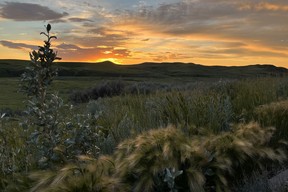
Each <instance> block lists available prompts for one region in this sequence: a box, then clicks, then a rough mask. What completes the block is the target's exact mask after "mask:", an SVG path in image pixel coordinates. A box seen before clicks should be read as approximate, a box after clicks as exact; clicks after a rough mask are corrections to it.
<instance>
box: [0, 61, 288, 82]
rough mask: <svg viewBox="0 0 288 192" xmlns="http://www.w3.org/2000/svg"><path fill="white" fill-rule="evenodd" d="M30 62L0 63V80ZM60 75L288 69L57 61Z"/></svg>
mask: <svg viewBox="0 0 288 192" xmlns="http://www.w3.org/2000/svg"><path fill="white" fill-rule="evenodd" d="M29 62H30V61H23V60H0V77H17V76H20V75H21V74H22V73H23V71H24V70H25V67H26V66H27V64H28V63H29ZM55 66H57V67H58V68H59V75H60V76H99V77H107V76H109V77H146V78H169V77H179V78H182V77H183V78H184V77H185V78H189V77H194V78H195V77H196V78H247V77H263V76H284V75H287V74H288V69H286V68H283V67H276V66H274V65H270V64H265V65H260V64H256V65H248V66H232V67H226V66H204V65H199V64H194V63H142V64H137V65H116V64H114V63H112V62H109V61H105V62H101V63H80V62H60V63H56V64H55Z"/></svg>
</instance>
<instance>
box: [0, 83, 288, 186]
mask: <svg viewBox="0 0 288 192" xmlns="http://www.w3.org/2000/svg"><path fill="white" fill-rule="evenodd" d="M80 79H81V80H80ZM111 80H113V78H112V79H111ZM5 82H6V83H5ZM124 82H126V81H125V80H124ZM129 82H130V83H131V82H133V83H134V82H135V81H129ZM136 82H137V81H136ZM17 83H18V82H17V81H16V79H10V78H8V79H2V80H1V86H3V87H5V86H6V87H7V91H6V92H4V93H5V94H6V96H5V94H3V95H1V98H3V102H4V99H5V98H6V99H7V98H9V99H8V100H7V101H6V102H5V103H7V105H6V107H11V108H14V109H23V108H21V107H24V106H23V105H22V106H21V105H20V104H19V103H21V102H22V100H23V99H25V98H23V97H22V96H21V95H19V96H18V97H17V96H16V92H14V91H13V90H14V88H15V87H17ZM101 83H103V81H101V79H98V78H92V79H90V78H77V79H70V78H67V79H58V80H56V81H55V85H53V90H60V91H59V93H60V96H62V97H63V98H64V103H66V105H63V106H61V108H59V111H58V112H57V113H56V114H54V113H53V114H52V115H54V116H53V118H54V119H55V121H57V127H56V128H57V129H55V138H53V140H52V141H53V142H54V141H55V146H54V147H53V148H47V146H44V147H43V146H42V147H41V143H40V142H39V141H45V137H43V138H42V137H38V136H37V133H36V132H35V130H38V128H37V126H35V125H32V126H31V127H27V125H26V124H25V123H23V118H24V119H25V118H26V119H29V116H19V117H15V118H11V117H10V119H9V117H7V118H6V117H5V116H3V117H2V118H1V127H0V131H1V135H5V138H0V142H1V143H0V144H1V145H0V146H1V148H0V150H1V153H0V154H1V158H0V161H1V172H0V178H1V184H0V189H1V190H2V191H29V190H31V189H32V191H111V190H112V189H113V190H115V191H143V190H144V191H169V190H170V191H176V190H178V191H211V190H216V191H231V190H236V191H237V190H238V191H240V189H239V188H238V189H237V188H236V187H237V184H239V183H241V182H244V183H245V181H247V178H252V177H253V176H254V175H255V173H259V174H261V173H264V172H263V171H267V170H268V171H270V172H269V174H270V173H271V172H272V173H273V171H274V168H275V167H276V169H278V168H279V167H283V166H284V167H285V164H287V160H286V153H287V149H286V145H285V143H286V141H287V139H288V132H287V131H286V129H287V121H286V120H287V119H288V113H287V110H288V105H287V100H288V79H287V78H255V79H245V80H233V81H216V82H214V83H211V82H201V83H199V82H197V83H196V82H193V81H192V82H188V83H186V84H183V82H181V83H179V82H178V84H177V83H175V84H173V86H172V85H171V87H170V88H169V89H166V88H165V89H163V90H158V91H155V90H154V89H152V87H153V86H152V84H153V81H151V84H145V86H148V87H145V88H143V87H138V92H137V91H136V92H131V90H129V91H127V90H126V89H125V90H124V91H123V92H122V93H121V94H118V95H115V96H110V97H105V96H104V97H99V98H98V99H97V100H90V101H89V102H88V103H82V104H81V105H77V104H76V105H75V106H73V107H72V106H71V103H68V97H69V94H71V90H73V89H76V90H79V91H84V92H85V91H87V90H88V89H91V88H93V87H95V86H99V84H101ZM138 83H139V82H138ZM155 83H159V82H155ZM162 83H163V84H164V82H162ZM105 85H107V86H108V85H109V84H105ZM138 85H139V86H140V85H143V84H138ZM149 87H150V88H151V89H152V90H151V91H150V92H149V94H147V93H146V92H145V93H143V92H141V91H140V90H141V89H145V90H149ZM109 88H111V87H109ZM103 90H104V91H105V90H106V89H102V91H103ZM136 90H137V89H136ZM9 91H10V92H9ZM98 91H99V90H98ZM110 91H112V92H113V89H112V90H110ZM13 94H15V95H14V96H15V97H14V96H13ZM17 94H18V93H17ZM97 94H98V93H97ZM14 99H19V103H18V105H17V104H16V106H17V107H16V106H14V105H13V104H11V103H13V101H15V100H14ZM9 100H11V101H12V102H11V103H10V104H9ZM15 102H16V103H17V101H15ZM1 103H2V101H1ZM73 105H74V104H73ZM19 106H20V107H19ZM18 107H19V108H18ZM33 126H34V127H33ZM33 131H34V132H33ZM40 131H41V130H40ZM49 134H51V133H49ZM37 142H38V145H39V146H35V145H33V144H35V143H37ZM28 149H29V150H28ZM43 150H47V153H46V156H45V158H44V157H43V153H42V152H43ZM47 154H48V156H47ZM49 155H50V156H49ZM255 159H257V161H255ZM263 167H265V169H263ZM39 171H40V172H39ZM263 178H264V179H266V180H267V177H263ZM264 179H263V180H264ZM255 182H256V181H255ZM257 182H258V183H254V184H253V183H249V190H250V191H253V190H254V191H255V190H256V189H257V187H258V188H259V186H258V185H259V182H260V181H257ZM261 182H264V181H261ZM245 186H246V187H247V186H248V185H245ZM245 190H248V189H245ZM249 190H248V191H249ZM267 191H269V190H268V189H267Z"/></svg>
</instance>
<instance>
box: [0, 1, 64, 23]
mask: <svg viewBox="0 0 288 192" xmlns="http://www.w3.org/2000/svg"><path fill="white" fill-rule="evenodd" d="M67 15H68V13H66V12H63V13H58V12H55V11H53V10H51V9H50V8H48V7H44V6H41V5H38V4H33V3H18V2H6V4H4V5H3V6H2V8H1V10H0V16H1V17H2V18H5V19H12V20H15V21H41V20H57V19H60V18H62V17H64V16H67Z"/></svg>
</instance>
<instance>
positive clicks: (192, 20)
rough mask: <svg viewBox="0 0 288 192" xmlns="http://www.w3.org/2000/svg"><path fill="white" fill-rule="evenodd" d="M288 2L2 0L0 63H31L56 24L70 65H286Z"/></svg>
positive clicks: (57, 43)
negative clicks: (46, 27)
mask: <svg viewBox="0 0 288 192" xmlns="http://www.w3.org/2000/svg"><path fill="white" fill-rule="evenodd" d="M287 13H288V2H287V0H275V1H269V0H221V1H215V0H146V1H134V0H122V1H121V3H119V2H117V1H115V0H97V1H95V0H86V1H85V2H79V1H77V0H62V1H52V0H47V1H45V2H43V1H41V0H33V1H32V0H18V1H17V2H16V1H15V2H6V1H4V0H0V22H1V26H0V36H1V38H0V59H24V60H29V54H28V52H29V51H31V50H32V49H37V46H38V45H42V44H43V43H42V41H43V40H44V37H42V36H40V35H39V33H40V32H41V31H43V30H44V25H45V24H47V23H51V25H52V31H51V32H52V33H53V34H55V35H57V37H58V40H56V41H53V43H52V44H53V46H54V49H55V50H57V51H58V55H59V56H60V57H62V58H63V61H67V62H70V61H72V62H101V61H105V60H109V61H112V62H114V63H116V64H138V63H143V62H184V63H198V64H203V65H226V66H239V65H249V64H273V65H276V66H283V67H287V68H288V57H287V56H288V52H287V51H288V35H287V34H288V24H287V19H288V14H287Z"/></svg>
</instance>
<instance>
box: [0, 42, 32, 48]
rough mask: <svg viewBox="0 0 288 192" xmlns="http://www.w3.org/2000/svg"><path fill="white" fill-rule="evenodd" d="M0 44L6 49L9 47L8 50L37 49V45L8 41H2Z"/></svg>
mask: <svg viewBox="0 0 288 192" xmlns="http://www.w3.org/2000/svg"><path fill="white" fill-rule="evenodd" d="M0 44H1V45H2V46H4V47H8V48H11V49H23V48H26V49H36V48H37V46H36V45H28V44H25V43H14V42H12V41H6V40H2V41H0Z"/></svg>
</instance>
